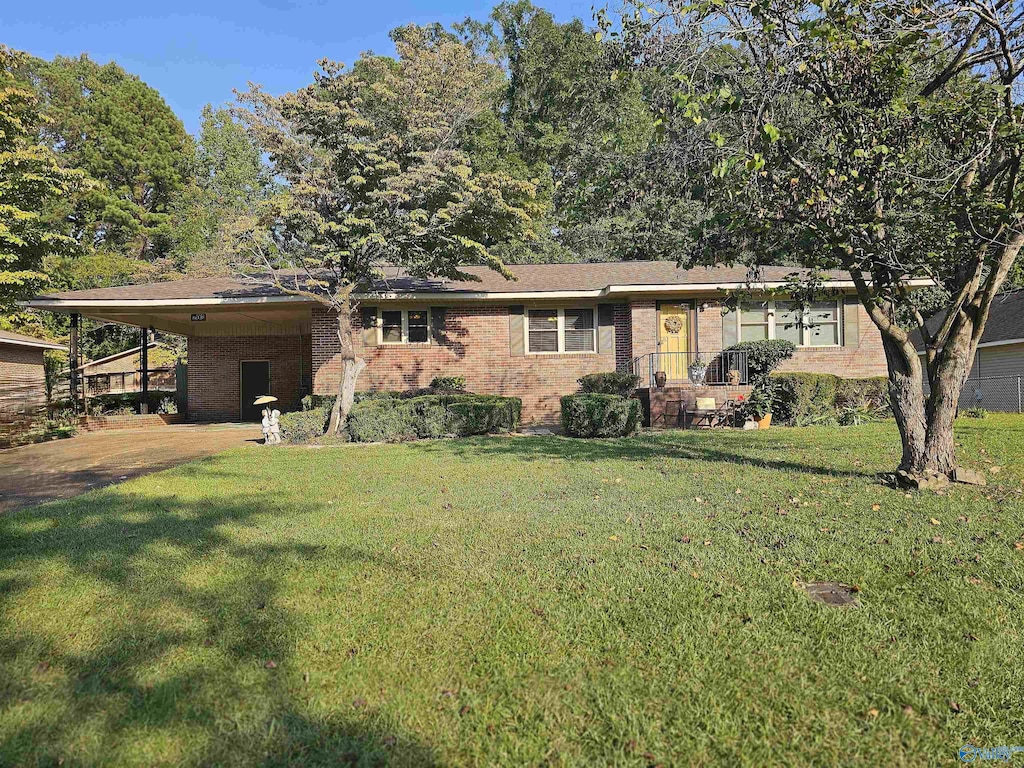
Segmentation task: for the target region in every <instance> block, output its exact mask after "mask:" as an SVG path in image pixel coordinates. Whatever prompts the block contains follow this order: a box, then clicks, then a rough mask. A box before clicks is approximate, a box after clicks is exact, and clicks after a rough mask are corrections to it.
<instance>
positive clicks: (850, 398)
mask: <svg viewBox="0 0 1024 768" xmlns="http://www.w3.org/2000/svg"><path fill="white" fill-rule="evenodd" d="M836 407H837V408H839V409H840V410H844V409H847V408H863V409H866V410H871V411H879V410H881V411H887V410H888V409H889V379H887V378H886V377H885V376H874V377H870V378H866V379H839V383H838V385H837V386H836Z"/></svg>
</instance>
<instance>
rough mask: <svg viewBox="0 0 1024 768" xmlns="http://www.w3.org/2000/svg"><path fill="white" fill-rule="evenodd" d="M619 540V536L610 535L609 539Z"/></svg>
mask: <svg viewBox="0 0 1024 768" xmlns="http://www.w3.org/2000/svg"><path fill="white" fill-rule="evenodd" d="M618 540H619V537H618V536H609V537H608V541H618Z"/></svg>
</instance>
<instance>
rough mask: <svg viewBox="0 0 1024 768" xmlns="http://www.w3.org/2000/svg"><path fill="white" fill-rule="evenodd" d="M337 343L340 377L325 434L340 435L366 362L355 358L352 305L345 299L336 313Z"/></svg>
mask: <svg viewBox="0 0 1024 768" xmlns="http://www.w3.org/2000/svg"><path fill="white" fill-rule="evenodd" d="M338 342H339V343H340V344H341V376H340V377H339V378H338V395H337V397H335V399H334V407H332V408H331V420H330V422H329V423H328V425H327V434H329V435H340V434H341V433H342V431H343V430H344V429H345V424H346V422H347V421H348V413H349V411H351V410H352V403H353V401H354V400H355V395H356V381H357V380H358V378H359V374H360V373H362V370H363V368H365V367H366V361H365V360H363V359H362V358H360V357H356V352H355V343H354V340H353V338H352V303H351V301H350V300H349V299H348V297H346V298H345V300H344V302H343V304H342V307H341V309H340V310H339V311H338Z"/></svg>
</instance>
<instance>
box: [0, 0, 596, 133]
mask: <svg viewBox="0 0 1024 768" xmlns="http://www.w3.org/2000/svg"><path fill="white" fill-rule="evenodd" d="M495 2H496V0H495ZM494 4H495V3H494V2H474V0H416V2H412V1H411V0H369V1H368V2H366V1H364V2H346V1H342V2H338V1H335V2H331V0H250V1H249V2H244V1H242V0H207V2H200V1H199V0H180V1H178V2H170V3H167V2H162V3H145V2H139V1H138V0H132V1H131V2H129V1H128V0H48V1H47V2H36V3H30V2H18V3H9V4H5V5H6V6H7V7H5V8H4V10H3V14H2V15H3V24H2V27H0V43H4V44H5V45H8V46H10V47H12V48H17V49H20V50H24V51H28V52H29V53H31V54H33V55H36V56H40V57H43V58H46V59H50V58H53V57H54V56H55V55H57V54H62V55H65V56H77V55H78V54H80V53H88V54H89V56H90V57H91V58H93V59H95V60H96V61H99V62H102V63H106V62H108V61H111V60H113V61H116V62H118V63H119V64H120V65H121V66H122V67H124V68H125V69H126V70H128V71H129V72H132V73H134V74H136V75H138V76H139V77H141V78H142V79H143V80H144V81H145V82H147V83H148V84H149V85H151V86H153V87H154V88H156V89H157V90H158V91H160V93H161V94H162V95H163V97H164V99H166V101H167V103H168V104H170V106H171V108H172V109H173V110H174V111H175V112H176V113H177V114H178V116H179V117H180V118H181V119H182V121H184V123H185V127H186V128H187V129H188V130H189V131H191V132H193V133H194V132H195V131H196V129H197V128H198V124H199V114H200V111H201V110H202V108H203V105H204V104H207V103H213V104H215V105H216V104H222V103H224V102H225V101H229V100H231V99H232V89H233V88H238V89H242V90H244V89H245V87H246V83H247V82H248V81H249V80H252V81H254V82H257V83H260V84H262V85H263V86H265V87H266V88H267V89H268V90H269V91H270V92H272V93H284V92H286V91H290V90H294V89H295V88H298V87H301V86H303V85H305V84H307V83H309V82H310V81H311V79H312V72H313V70H314V69H315V68H316V61H317V59H319V58H322V57H325V56H326V57H328V58H331V59H335V60H338V61H343V62H345V63H346V64H350V63H352V62H353V61H354V60H355V59H356V57H357V56H358V55H359V53H360V52H361V51H365V50H374V51H376V52H378V53H390V52H391V51H392V48H391V44H390V41H389V40H388V36H387V34H388V31H389V30H391V29H393V28H394V27H397V26H400V25H402V24H408V23H427V22H431V21H440V22H442V23H445V24H449V23H451V22H454V21H461V20H462V19H464V18H465V17H466V16H473V17H474V18H478V19H484V18H486V17H487V15H488V14H489V13H490V9H491V7H492V6H493V5H494ZM535 4H536V5H539V6H541V7H543V8H546V9H548V10H549V11H551V12H552V13H553V14H554V15H555V17H556V18H557V19H558V20H559V21H567V20H568V19H571V18H572V17H574V16H578V17H580V18H582V19H584V20H585V21H588V22H589V20H590V18H591V7H592V5H593V0H551V1H550V2H540V1H539V0H535Z"/></svg>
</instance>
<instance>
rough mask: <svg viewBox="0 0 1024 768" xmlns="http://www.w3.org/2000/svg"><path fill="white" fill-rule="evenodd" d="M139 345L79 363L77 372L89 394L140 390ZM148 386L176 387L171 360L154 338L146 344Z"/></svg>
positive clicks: (140, 358) (152, 389) (109, 393)
mask: <svg viewBox="0 0 1024 768" xmlns="http://www.w3.org/2000/svg"><path fill="white" fill-rule="evenodd" d="M141 349H142V347H141V346H139V347H132V348H131V349H126V350H125V351H124V352H118V353H116V354H113V355H107V356H106V357H101V358H98V359H96V360H90V361H89V362H87V363H83V364H82V365H80V366H78V372H79V374H80V375H81V376H82V378H83V380H84V382H85V392H86V395H87V396H89V397H97V396H99V395H118V394H125V393H131V392H141V391H142V355H141V354H140V351H141ZM147 350H148V355H147V357H148V366H147V370H148V371H149V389H150V391H154V390H158V389H159V390H166V391H170V392H173V391H174V389H175V374H174V363H173V360H172V359H168V355H167V354H161V353H163V352H164V349H163V347H161V346H160V344H159V343H158V342H156V341H151V342H149V344H148V345H147Z"/></svg>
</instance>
